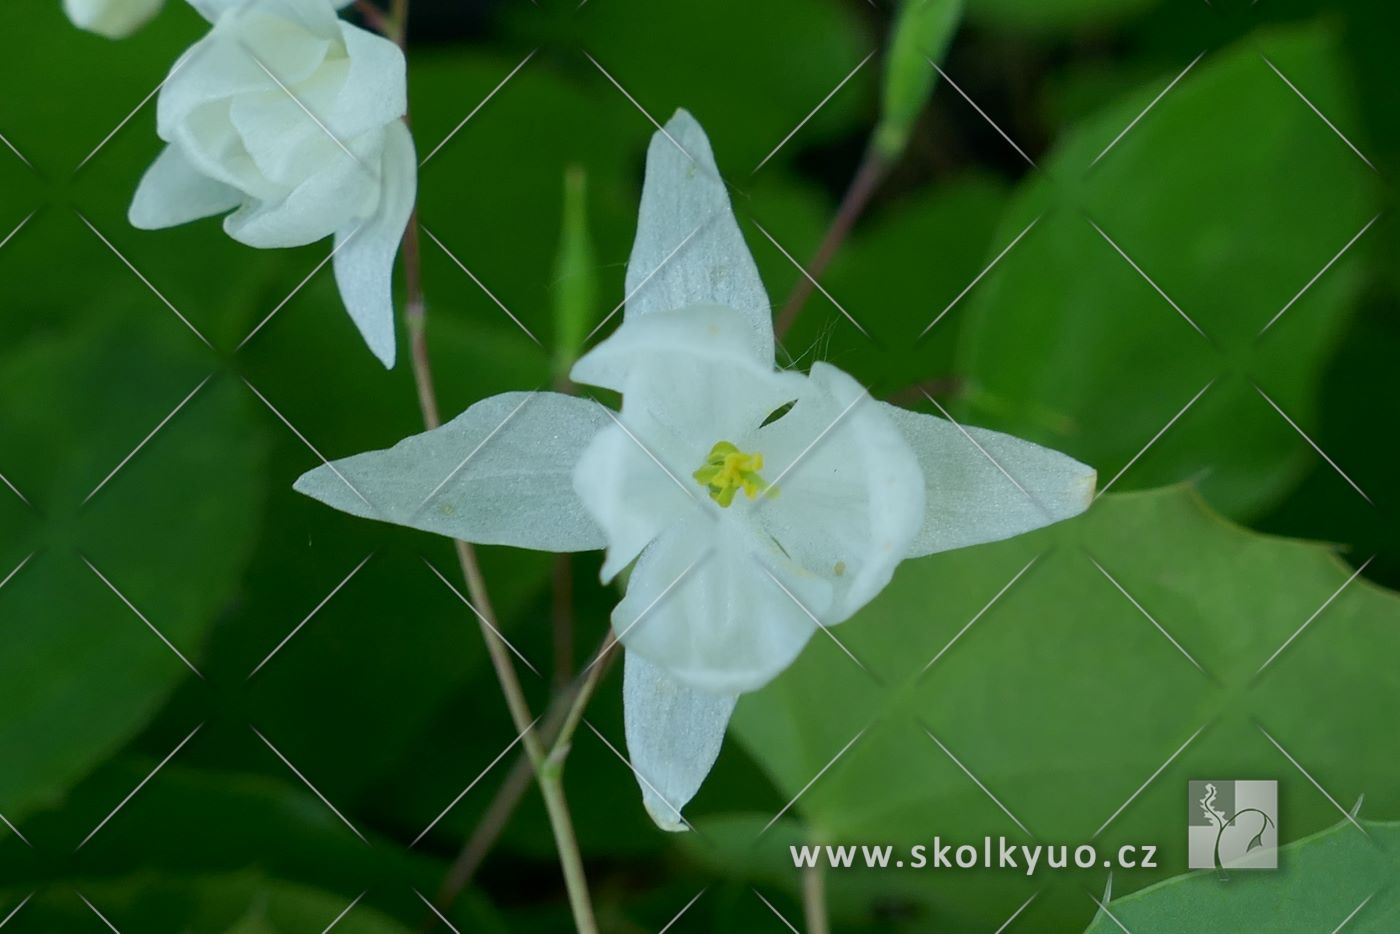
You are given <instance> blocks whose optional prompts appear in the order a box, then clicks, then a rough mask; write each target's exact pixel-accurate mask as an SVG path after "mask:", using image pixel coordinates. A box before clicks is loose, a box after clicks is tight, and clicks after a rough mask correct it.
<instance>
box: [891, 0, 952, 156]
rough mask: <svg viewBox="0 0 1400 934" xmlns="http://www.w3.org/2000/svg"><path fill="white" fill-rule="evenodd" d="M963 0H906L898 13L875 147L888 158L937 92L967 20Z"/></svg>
mask: <svg viewBox="0 0 1400 934" xmlns="http://www.w3.org/2000/svg"><path fill="white" fill-rule="evenodd" d="M962 9H963V3H962V0H904V2H903V3H902V4H901V5H900V8H899V13H898V14H897V15H896V17H895V21H894V27H893V32H892V34H891V36H890V48H889V52H888V53H887V54H886V57H885V80H884V85H883V88H882V91H883V93H882V96H881V104H882V107H881V114H880V123H879V125H878V126H876V128H875V148H876V150H877V151H878V152H879V153H880V155H881V156H883V157H884V158H885V159H887V160H894V159H897V158H898V157H899V155H900V153H902V152H904V147H905V145H906V144H907V143H908V142H909V133H910V130H911V129H912V128H913V126H914V121H915V120H916V119H918V116H919V113H920V111H922V110H923V109H924V104H925V103H926V102H927V101H928V97H929V94H931V93H932V92H933V85H934V81H935V79H937V77H938V72H937V71H936V70H935V69H934V67H933V65H932V64H931V62H937V61H941V60H942V59H943V53H944V52H946V51H947V49H948V44H949V43H950V42H952V41H953V34H954V33H955V32H956V31H957V28H958V23H959V21H960V20H961V19H962Z"/></svg>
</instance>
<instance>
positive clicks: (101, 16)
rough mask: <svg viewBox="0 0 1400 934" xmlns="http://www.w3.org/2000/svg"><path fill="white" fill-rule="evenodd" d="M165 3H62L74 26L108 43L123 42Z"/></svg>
mask: <svg viewBox="0 0 1400 934" xmlns="http://www.w3.org/2000/svg"><path fill="white" fill-rule="evenodd" d="M164 3H165V0H63V12H64V13H67V14H68V19H70V20H71V21H72V23H73V25H74V26H77V27H78V28H79V29H86V30H87V31H88V32H95V33H97V34H98V35H99V36H106V37H107V38H108V39H125V38H126V37H127V36H129V35H131V34H132V33H133V32H135V31H136V30H138V29H140V28H141V27H142V26H144V25H146V21H147V20H149V19H150V18H151V17H152V16H155V15H156V13H158V12H160V8H161V6H162V5H164Z"/></svg>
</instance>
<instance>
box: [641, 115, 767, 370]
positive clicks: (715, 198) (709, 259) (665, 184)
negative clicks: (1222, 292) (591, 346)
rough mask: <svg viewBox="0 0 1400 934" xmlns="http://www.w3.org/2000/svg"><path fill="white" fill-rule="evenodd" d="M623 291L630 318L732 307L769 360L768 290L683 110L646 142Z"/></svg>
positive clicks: (700, 133) (706, 145)
mask: <svg viewBox="0 0 1400 934" xmlns="http://www.w3.org/2000/svg"><path fill="white" fill-rule="evenodd" d="M682 244H684V245H682ZM678 247H679V249H677V248H678ZM672 254H674V255H672ZM626 294H627V296H628V298H627V310H626V314H627V316H628V317H637V316H641V315H644V314H649V313H651V312H655V311H669V310H672V309H676V308H685V307H687V306H689V305H700V304H713V305H723V306H725V307H728V308H734V309H737V310H738V311H739V312H741V313H742V314H743V316H744V321H745V324H746V325H747V327H748V329H749V338H750V340H751V341H752V346H753V349H754V353H755V354H756V355H757V356H758V357H759V358H761V359H763V360H769V361H771V360H772V359H773V319H772V311H771V309H770V307H769V305H768V293H767V292H765V291H764V289H763V280H761V279H760V278H759V276H758V267H756V266H755V265H754V261H753V256H752V255H750V253H749V249H748V247H747V246H745V244H744V237H743V234H741V233H740V232H739V225H738V224H737V223H736V222H735V220H734V212H733V210H732V209H731V208H730V206H729V193H728V191H726V189H725V186H724V181H723V180H722V179H721V178H720V176H719V169H718V168H717V167H716V166H715V157H714V154H713V153H712V152H711V151H710V141H709V140H708V139H706V138H705V131H704V130H702V129H700V124H698V123H696V122H695V118H694V117H692V116H691V115H690V114H689V113H687V112H686V111H684V110H678V111H676V115H675V116H674V117H672V118H671V120H670V122H669V123H667V124H666V126H665V128H664V129H663V130H659V131H657V132H656V133H655V134H654V135H653V136H652V138H651V145H650V146H649V147H648V149H647V170H646V181H645V183H644V184H643V186H642V204H641V210H640V212H639V214H638V218H637V239H636V241H635V242H634V244H633V246H632V257H631V259H629V260H628V262H627V292H626Z"/></svg>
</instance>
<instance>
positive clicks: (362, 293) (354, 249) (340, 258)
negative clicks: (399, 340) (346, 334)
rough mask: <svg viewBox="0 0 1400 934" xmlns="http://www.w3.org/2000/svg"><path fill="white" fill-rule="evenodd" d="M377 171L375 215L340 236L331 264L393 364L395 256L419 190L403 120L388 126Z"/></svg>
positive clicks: (369, 337)
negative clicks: (378, 187) (378, 191)
mask: <svg viewBox="0 0 1400 934" xmlns="http://www.w3.org/2000/svg"><path fill="white" fill-rule="evenodd" d="M379 174H380V178H381V179H382V187H381V189H380V193H379V205H378V208H377V209H376V211H375V213H374V216H373V217H370V218H369V219H368V220H366V221H364V222H363V223H357V225H356V226H355V227H352V228H350V229H348V230H342V231H339V232H338V233H337V234H336V238H335V243H336V254H335V259H334V260H333V262H334V265H335V281H336V284H337V285H339V286H340V298H341V301H343V302H344V303H345V310H346V311H348V312H349V313H350V317H351V319H352V320H354V322H355V325H356V326H357V327H358V328H359V329H360V333H361V334H363V335H364V338H365V341H366V343H368V344H369V347H370V350H372V351H373V352H374V354H375V356H377V357H378V358H379V359H380V360H381V361H383V363H384V365H385V366H393V365H394V296H393V277H394V257H395V256H396V255H397V254H398V251H399V242H400V241H401V240H402V239H403V232H404V228H405V227H407V226H408V219H409V216H410V215H411V214H412V213H413V202H414V198H415V197H416V196H417V192H418V160H417V156H416V155H415V153H414V150H413V137H412V136H411V135H409V132H408V127H406V126H404V124H403V122H402V121H400V120H395V121H394V122H393V123H391V124H389V125H388V126H387V127H386V128H385V131H384V158H383V160H382V161H381V163H380V166H379Z"/></svg>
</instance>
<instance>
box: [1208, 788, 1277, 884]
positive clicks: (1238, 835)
mask: <svg viewBox="0 0 1400 934" xmlns="http://www.w3.org/2000/svg"><path fill="white" fill-rule="evenodd" d="M1188 791H1189V795H1188V797H1189V799H1190V800H1189V801H1188V804H1187V806H1188V808H1189V811H1188V812H1187V813H1188V815H1189V816H1188V818H1187V822H1186V823H1187V830H1186V838H1187V864H1188V865H1189V866H1190V867H1191V868H1192V869H1277V868H1278V782H1275V781H1199V782H1190V783H1189V788H1188Z"/></svg>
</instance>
